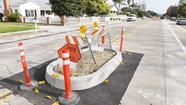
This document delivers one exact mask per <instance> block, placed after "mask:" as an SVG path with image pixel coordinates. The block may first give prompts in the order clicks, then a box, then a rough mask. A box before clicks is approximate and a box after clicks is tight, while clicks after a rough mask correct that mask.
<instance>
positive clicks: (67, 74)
mask: <svg viewBox="0 0 186 105" xmlns="http://www.w3.org/2000/svg"><path fill="white" fill-rule="evenodd" d="M62 53H63V54H62V58H63V71H64V80H65V97H66V98H67V99H71V98H72V90H71V80H70V58H69V55H70V54H69V49H64V50H63V51H62Z"/></svg>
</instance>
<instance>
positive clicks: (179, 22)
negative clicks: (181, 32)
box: [176, 18, 186, 25]
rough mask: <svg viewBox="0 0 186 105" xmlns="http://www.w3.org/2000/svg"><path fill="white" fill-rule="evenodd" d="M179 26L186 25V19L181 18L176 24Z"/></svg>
mask: <svg viewBox="0 0 186 105" xmlns="http://www.w3.org/2000/svg"><path fill="white" fill-rule="evenodd" d="M176 24H177V25H186V18H180V19H178V20H177V22H176Z"/></svg>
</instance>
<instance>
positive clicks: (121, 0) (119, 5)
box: [113, 0, 125, 12]
mask: <svg viewBox="0 0 186 105" xmlns="http://www.w3.org/2000/svg"><path fill="white" fill-rule="evenodd" d="M123 1H125V0H113V2H114V3H115V6H116V7H117V5H118V10H119V12H120V9H121V4H122V2H123Z"/></svg>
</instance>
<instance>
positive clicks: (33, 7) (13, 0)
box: [0, 0, 54, 21]
mask: <svg viewBox="0 0 186 105" xmlns="http://www.w3.org/2000/svg"><path fill="white" fill-rule="evenodd" d="M0 7H1V8H0V12H2V13H4V14H5V16H6V15H7V13H6V12H7V11H8V12H12V13H16V12H18V13H20V14H21V16H22V17H25V18H26V19H27V21H29V20H30V21H32V20H33V19H34V18H41V17H48V16H54V13H52V10H51V5H50V4H49V2H46V1H44V0H1V3H0Z"/></svg>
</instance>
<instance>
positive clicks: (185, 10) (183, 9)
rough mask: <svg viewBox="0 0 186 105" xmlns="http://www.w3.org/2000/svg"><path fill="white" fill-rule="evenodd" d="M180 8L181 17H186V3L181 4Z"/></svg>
mask: <svg viewBox="0 0 186 105" xmlns="http://www.w3.org/2000/svg"><path fill="white" fill-rule="evenodd" d="M178 10H179V12H178V13H179V14H180V16H181V17H186V4H182V5H180V6H179V9H178Z"/></svg>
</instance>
